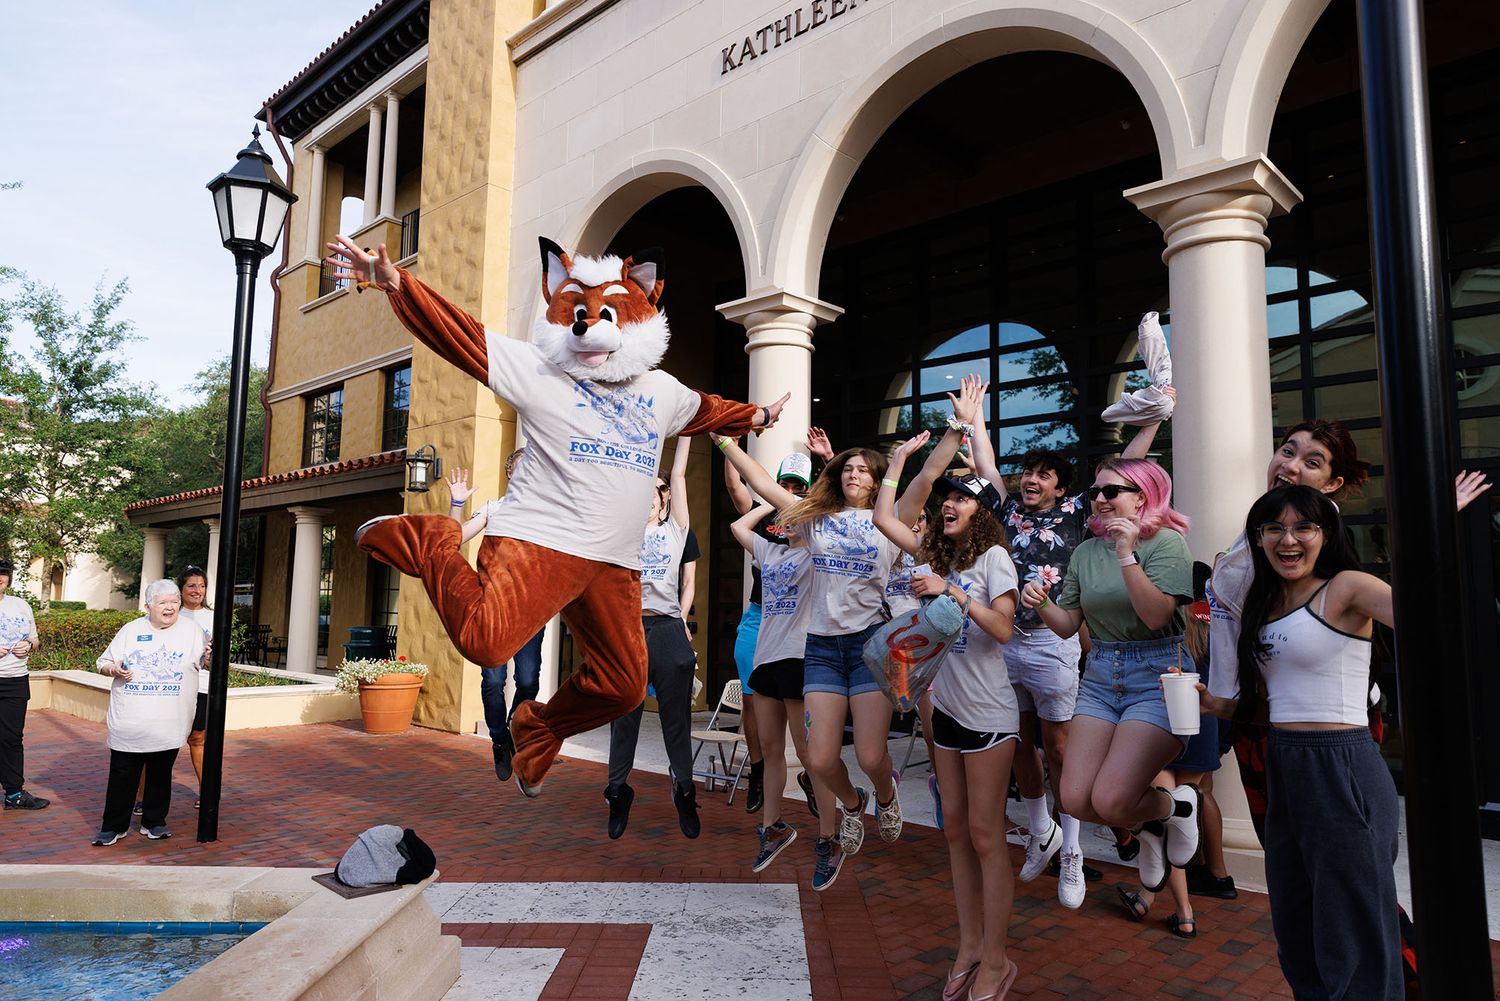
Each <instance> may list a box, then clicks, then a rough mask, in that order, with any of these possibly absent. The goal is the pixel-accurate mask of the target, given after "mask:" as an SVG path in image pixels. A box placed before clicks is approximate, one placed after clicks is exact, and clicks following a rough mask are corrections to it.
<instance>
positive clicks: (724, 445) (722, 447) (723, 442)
mask: <svg viewBox="0 0 1500 1001" xmlns="http://www.w3.org/2000/svg"><path fill="white" fill-rule="evenodd" d="M714 444H715V445H717V446H718V447H719V451H721V452H725V451H728V449H729V439H728V438H720V439H719V440H718V441H716V442H714Z"/></svg>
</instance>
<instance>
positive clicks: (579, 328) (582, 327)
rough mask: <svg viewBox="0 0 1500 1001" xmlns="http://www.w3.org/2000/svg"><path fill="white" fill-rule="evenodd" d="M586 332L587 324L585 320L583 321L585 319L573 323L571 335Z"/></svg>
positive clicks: (580, 335) (576, 335)
mask: <svg viewBox="0 0 1500 1001" xmlns="http://www.w3.org/2000/svg"><path fill="white" fill-rule="evenodd" d="M588 332H589V325H588V322H587V321H585V320H579V321H578V322H577V323H575V324H573V336H574V337H582V336H583V335H584V334H586V333H588Z"/></svg>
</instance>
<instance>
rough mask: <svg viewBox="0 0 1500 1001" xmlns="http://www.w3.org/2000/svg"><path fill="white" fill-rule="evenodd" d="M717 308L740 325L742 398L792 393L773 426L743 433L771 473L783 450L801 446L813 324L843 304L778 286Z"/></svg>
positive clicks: (761, 399) (808, 405)
mask: <svg viewBox="0 0 1500 1001" xmlns="http://www.w3.org/2000/svg"><path fill="white" fill-rule="evenodd" d="M718 310H719V312H720V313H722V314H723V315H724V317H725V318H726V319H729V320H734V321H735V322H737V323H740V324H743V325H744V327H745V353H746V354H748V355H749V356H750V389H749V397H750V398H749V401H748V402H751V403H760V404H769V403H774V402H775V401H776V400H777V399H779V398H780V397H781V395H782V394H783V393H788V392H790V393H791V394H792V398H791V399H790V400H788V401H787V402H786V406H785V407H784V408H783V409H782V411H781V420H780V421H778V422H777V424H776V426H775V427H774V428H772V429H771V430H769V431H767V432H765V433H764V434H760V435H751V436H750V439H749V442H750V444H749V446H748V448H747V450H748V451H749V453H750V454H751V455H752V456H753V457H754V458H755V459H756V460H758V461H759V462H760V464H761V465H763V466H765V467H766V468H767V469H770V470H771V471H772V472H773V473H774V472H775V470H776V466H777V464H778V463H779V462H780V461H781V460H782V458H783V457H784V456H785V455H786V454H787V453H788V452H793V451H806V450H807V441H806V436H807V426H808V424H809V423H811V421H812V353H813V339H812V332H813V328H814V327H816V326H817V325H818V323H819V322H823V323H827V322H829V321H831V320H834V319H836V318H837V317H838V316H839V315H840V314H841V313H843V310H842V309H840V308H839V307H837V306H834V305H831V304H829V303H826V302H821V301H819V300H817V299H810V298H807V297H806V296H801V295H797V294H796V293H794V292H786V291H783V290H781V289H773V290H771V291H769V292H763V293H761V294H758V295H753V296H750V297H748V298H745V299H738V300H736V301H734V302H726V303H724V304H723V305H721V306H719V307H718Z"/></svg>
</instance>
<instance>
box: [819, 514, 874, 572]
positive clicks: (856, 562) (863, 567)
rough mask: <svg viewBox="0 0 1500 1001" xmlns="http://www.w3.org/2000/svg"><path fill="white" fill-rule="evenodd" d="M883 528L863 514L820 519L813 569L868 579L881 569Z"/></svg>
mask: <svg viewBox="0 0 1500 1001" xmlns="http://www.w3.org/2000/svg"><path fill="white" fill-rule="evenodd" d="M879 531H880V530H879V529H877V528H876V527H875V524H874V522H872V521H871V520H870V517H869V515H868V514H866V513H863V512H847V513H844V514H833V515H829V516H828V517H826V518H820V519H818V521H817V522H816V523H815V524H814V527H813V542H814V544H815V545H814V548H815V549H816V550H817V552H816V553H815V555H814V556H813V569H814V570H816V571H817V572H818V573H831V574H836V575H838V576H840V577H855V578H858V579H860V580H866V579H868V578H869V577H871V576H873V575H874V574H875V572H876V571H877V569H878V562H879V559H880V545H879Z"/></svg>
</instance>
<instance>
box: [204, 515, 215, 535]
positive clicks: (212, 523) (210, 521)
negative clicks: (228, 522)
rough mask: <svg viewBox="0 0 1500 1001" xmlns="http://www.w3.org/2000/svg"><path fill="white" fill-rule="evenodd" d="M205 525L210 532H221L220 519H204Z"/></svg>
mask: <svg viewBox="0 0 1500 1001" xmlns="http://www.w3.org/2000/svg"><path fill="white" fill-rule="evenodd" d="M203 524H205V525H207V526H208V530H209V531H210V532H217V531H218V530H219V519H218V518H204V519H203Z"/></svg>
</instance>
